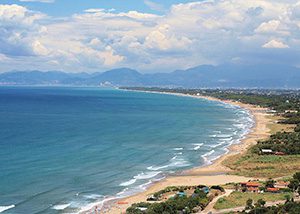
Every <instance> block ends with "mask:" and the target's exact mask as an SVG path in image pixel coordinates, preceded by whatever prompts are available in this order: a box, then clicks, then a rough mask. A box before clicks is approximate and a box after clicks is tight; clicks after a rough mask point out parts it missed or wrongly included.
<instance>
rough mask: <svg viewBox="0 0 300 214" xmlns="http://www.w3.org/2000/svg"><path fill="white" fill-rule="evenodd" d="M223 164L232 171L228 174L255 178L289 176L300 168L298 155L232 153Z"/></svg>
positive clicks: (299, 156)
mask: <svg viewBox="0 0 300 214" xmlns="http://www.w3.org/2000/svg"><path fill="white" fill-rule="evenodd" d="M223 164H224V165H225V166H227V167H229V168H230V169H232V170H233V171H232V172H231V173H230V174H235V175H242V176H248V177H257V178H277V177H282V176H289V175H292V174H293V173H295V172H296V171H299V170H300V155H286V156H276V155H257V154H252V153H251V152H250V151H249V152H248V153H247V154H242V155H234V156H231V157H228V158H227V159H226V160H224V162H223Z"/></svg>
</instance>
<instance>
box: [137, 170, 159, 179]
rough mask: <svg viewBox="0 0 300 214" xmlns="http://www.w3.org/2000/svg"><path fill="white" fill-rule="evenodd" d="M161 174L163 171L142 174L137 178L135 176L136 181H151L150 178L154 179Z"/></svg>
mask: <svg viewBox="0 0 300 214" xmlns="http://www.w3.org/2000/svg"><path fill="white" fill-rule="evenodd" d="M159 173H161V171H155V172H153V171H152V172H146V173H144V172H142V173H140V174H138V175H136V176H134V178H135V179H137V180H145V179H149V178H153V177H155V176H157V175H158V174H159Z"/></svg>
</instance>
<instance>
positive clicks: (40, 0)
mask: <svg viewBox="0 0 300 214" xmlns="http://www.w3.org/2000/svg"><path fill="white" fill-rule="evenodd" d="M19 1H20V2H43V3H53V2H54V1H55V0H19Z"/></svg>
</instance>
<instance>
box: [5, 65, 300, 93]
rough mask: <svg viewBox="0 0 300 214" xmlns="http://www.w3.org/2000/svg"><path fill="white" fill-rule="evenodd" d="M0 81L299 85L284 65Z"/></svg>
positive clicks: (26, 75) (17, 76)
mask: <svg viewBox="0 0 300 214" xmlns="http://www.w3.org/2000/svg"><path fill="white" fill-rule="evenodd" d="M0 84H2V85H3V84H10V85H87V86H99V85H108V86H158V87H185V88H216V87H220V88H300V69H299V68H296V67H292V66H284V65H233V64H225V65H219V66H212V65H201V66H197V67H194V68H189V69H187V70H176V71H173V72H171V73H154V74H141V73H139V72H138V71H136V70H133V69H130V68H118V69H113V70H109V71H106V72H103V73H93V74H88V73H79V74H74V73H64V72H60V71H49V72H41V71H16V72H6V73H2V74H0Z"/></svg>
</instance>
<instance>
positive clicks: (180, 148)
mask: <svg viewBox="0 0 300 214" xmlns="http://www.w3.org/2000/svg"><path fill="white" fill-rule="evenodd" d="M173 150H175V151H181V150H183V148H182V147H177V148H174V149H173Z"/></svg>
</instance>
